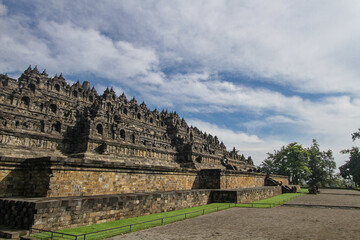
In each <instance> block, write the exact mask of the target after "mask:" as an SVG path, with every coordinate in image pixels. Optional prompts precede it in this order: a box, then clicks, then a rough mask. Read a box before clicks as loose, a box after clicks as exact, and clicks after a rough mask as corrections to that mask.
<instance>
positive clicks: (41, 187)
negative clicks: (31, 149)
mask: <svg viewBox="0 0 360 240" xmlns="http://www.w3.org/2000/svg"><path fill="white" fill-rule="evenodd" d="M50 166H51V162H50V157H48V158H35V159H13V158H1V159H0V169H1V172H2V174H3V175H5V176H4V177H3V178H2V180H1V181H0V197H46V196H47V191H48V190H49V183H50V176H51V168H50Z"/></svg>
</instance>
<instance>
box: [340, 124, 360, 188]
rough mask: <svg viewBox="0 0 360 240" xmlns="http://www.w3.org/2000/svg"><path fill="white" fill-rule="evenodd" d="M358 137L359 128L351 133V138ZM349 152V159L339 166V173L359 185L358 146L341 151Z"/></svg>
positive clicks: (359, 151)
mask: <svg viewBox="0 0 360 240" xmlns="http://www.w3.org/2000/svg"><path fill="white" fill-rule="evenodd" d="M356 139H360V128H359V130H358V132H355V133H353V134H352V140H353V141H355V140H356ZM341 152H342V153H346V154H350V156H349V161H347V162H346V163H345V164H344V165H342V166H340V168H339V169H340V174H341V176H342V177H343V178H345V179H351V180H352V181H353V182H354V183H355V184H356V185H357V186H360V150H359V148H358V147H352V148H351V149H346V150H343V151H341Z"/></svg>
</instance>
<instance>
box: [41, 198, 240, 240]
mask: <svg viewBox="0 0 360 240" xmlns="http://www.w3.org/2000/svg"><path fill="white" fill-rule="evenodd" d="M233 206H234V204H229V203H211V204H208V205H204V206H199V207H192V208H186V209H181V210H176V211H171V212H164V213H156V214H151V215H146V216H140V217H134V218H128V219H121V220H117V221H112V222H107V223H101V224H94V225H89V226H82V227H77V228H68V229H63V230H60V231H58V232H61V233H67V234H73V235H80V234H84V233H90V232H96V231H101V230H105V229H110V228H117V227H119V226H127V225H130V224H136V223H142V222H147V221H151V220H156V219H161V218H164V219H163V220H157V221H152V222H148V223H143V224H139V225H134V226H132V227H131V231H132V232H134V231H139V230H142V229H146V228H150V227H154V226H159V225H162V224H168V223H172V222H176V221H181V220H184V219H185V215H184V214H185V213H186V218H192V217H196V216H200V215H203V214H208V213H211V212H215V211H217V210H221V209H227V208H229V207H233ZM128 232H130V228H129V227H124V228H117V229H113V230H111V231H106V232H102V233H97V234H90V235H87V236H86V239H102V238H108V237H111V236H115V235H119V234H123V233H128ZM34 237H36V238H39V239H45V238H49V237H50V233H41V234H35V235H34ZM53 237H54V238H55V239H75V238H74V237H71V236H66V235H61V234H54V236H53ZM82 239H84V237H83V236H80V237H78V240H82Z"/></svg>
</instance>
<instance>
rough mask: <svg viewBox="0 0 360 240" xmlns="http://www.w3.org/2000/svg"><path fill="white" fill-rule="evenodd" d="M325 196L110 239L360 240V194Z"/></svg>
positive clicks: (339, 192)
mask: <svg viewBox="0 0 360 240" xmlns="http://www.w3.org/2000/svg"><path fill="white" fill-rule="evenodd" d="M321 191H322V193H321V194H318V195H304V196H301V197H300V198H297V199H295V200H293V201H290V202H288V204H287V205H286V206H281V207H276V208H272V209H256V208H252V209H251V208H231V209H227V210H223V211H219V212H215V213H211V214H207V215H203V216H200V217H196V218H191V219H187V220H184V221H180V222H176V223H173V224H168V225H164V226H159V227H155V228H151V229H146V230H143V231H138V232H134V233H130V234H126V235H120V236H116V237H113V238H112V239H114V240H120V239H127V240H135V239H136V240H141V239H144V240H145V239H146V240H151V239H157V240H168V239H207V240H215V239H276V240H279V239H284V240H285V239H291V240H293V239H359V236H360V228H359V226H358V223H359V222H360V208H358V207H359V205H360V204H359V203H360V192H357V191H352V190H330V189H329V190H328V189H326V190H321ZM295 204H296V205H295ZM300 205H303V206H300ZM309 206H312V207H309ZM328 206H330V207H328ZM342 207H344V208H342ZM345 207H346V208H345Z"/></svg>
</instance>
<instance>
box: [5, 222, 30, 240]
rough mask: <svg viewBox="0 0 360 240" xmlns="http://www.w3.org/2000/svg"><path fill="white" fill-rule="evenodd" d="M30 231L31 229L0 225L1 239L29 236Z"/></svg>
mask: <svg viewBox="0 0 360 240" xmlns="http://www.w3.org/2000/svg"><path fill="white" fill-rule="evenodd" d="M29 233H30V231H29V230H23V229H14V228H11V227H8V226H3V225H0V239H20V238H21V237H22V236H29Z"/></svg>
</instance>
